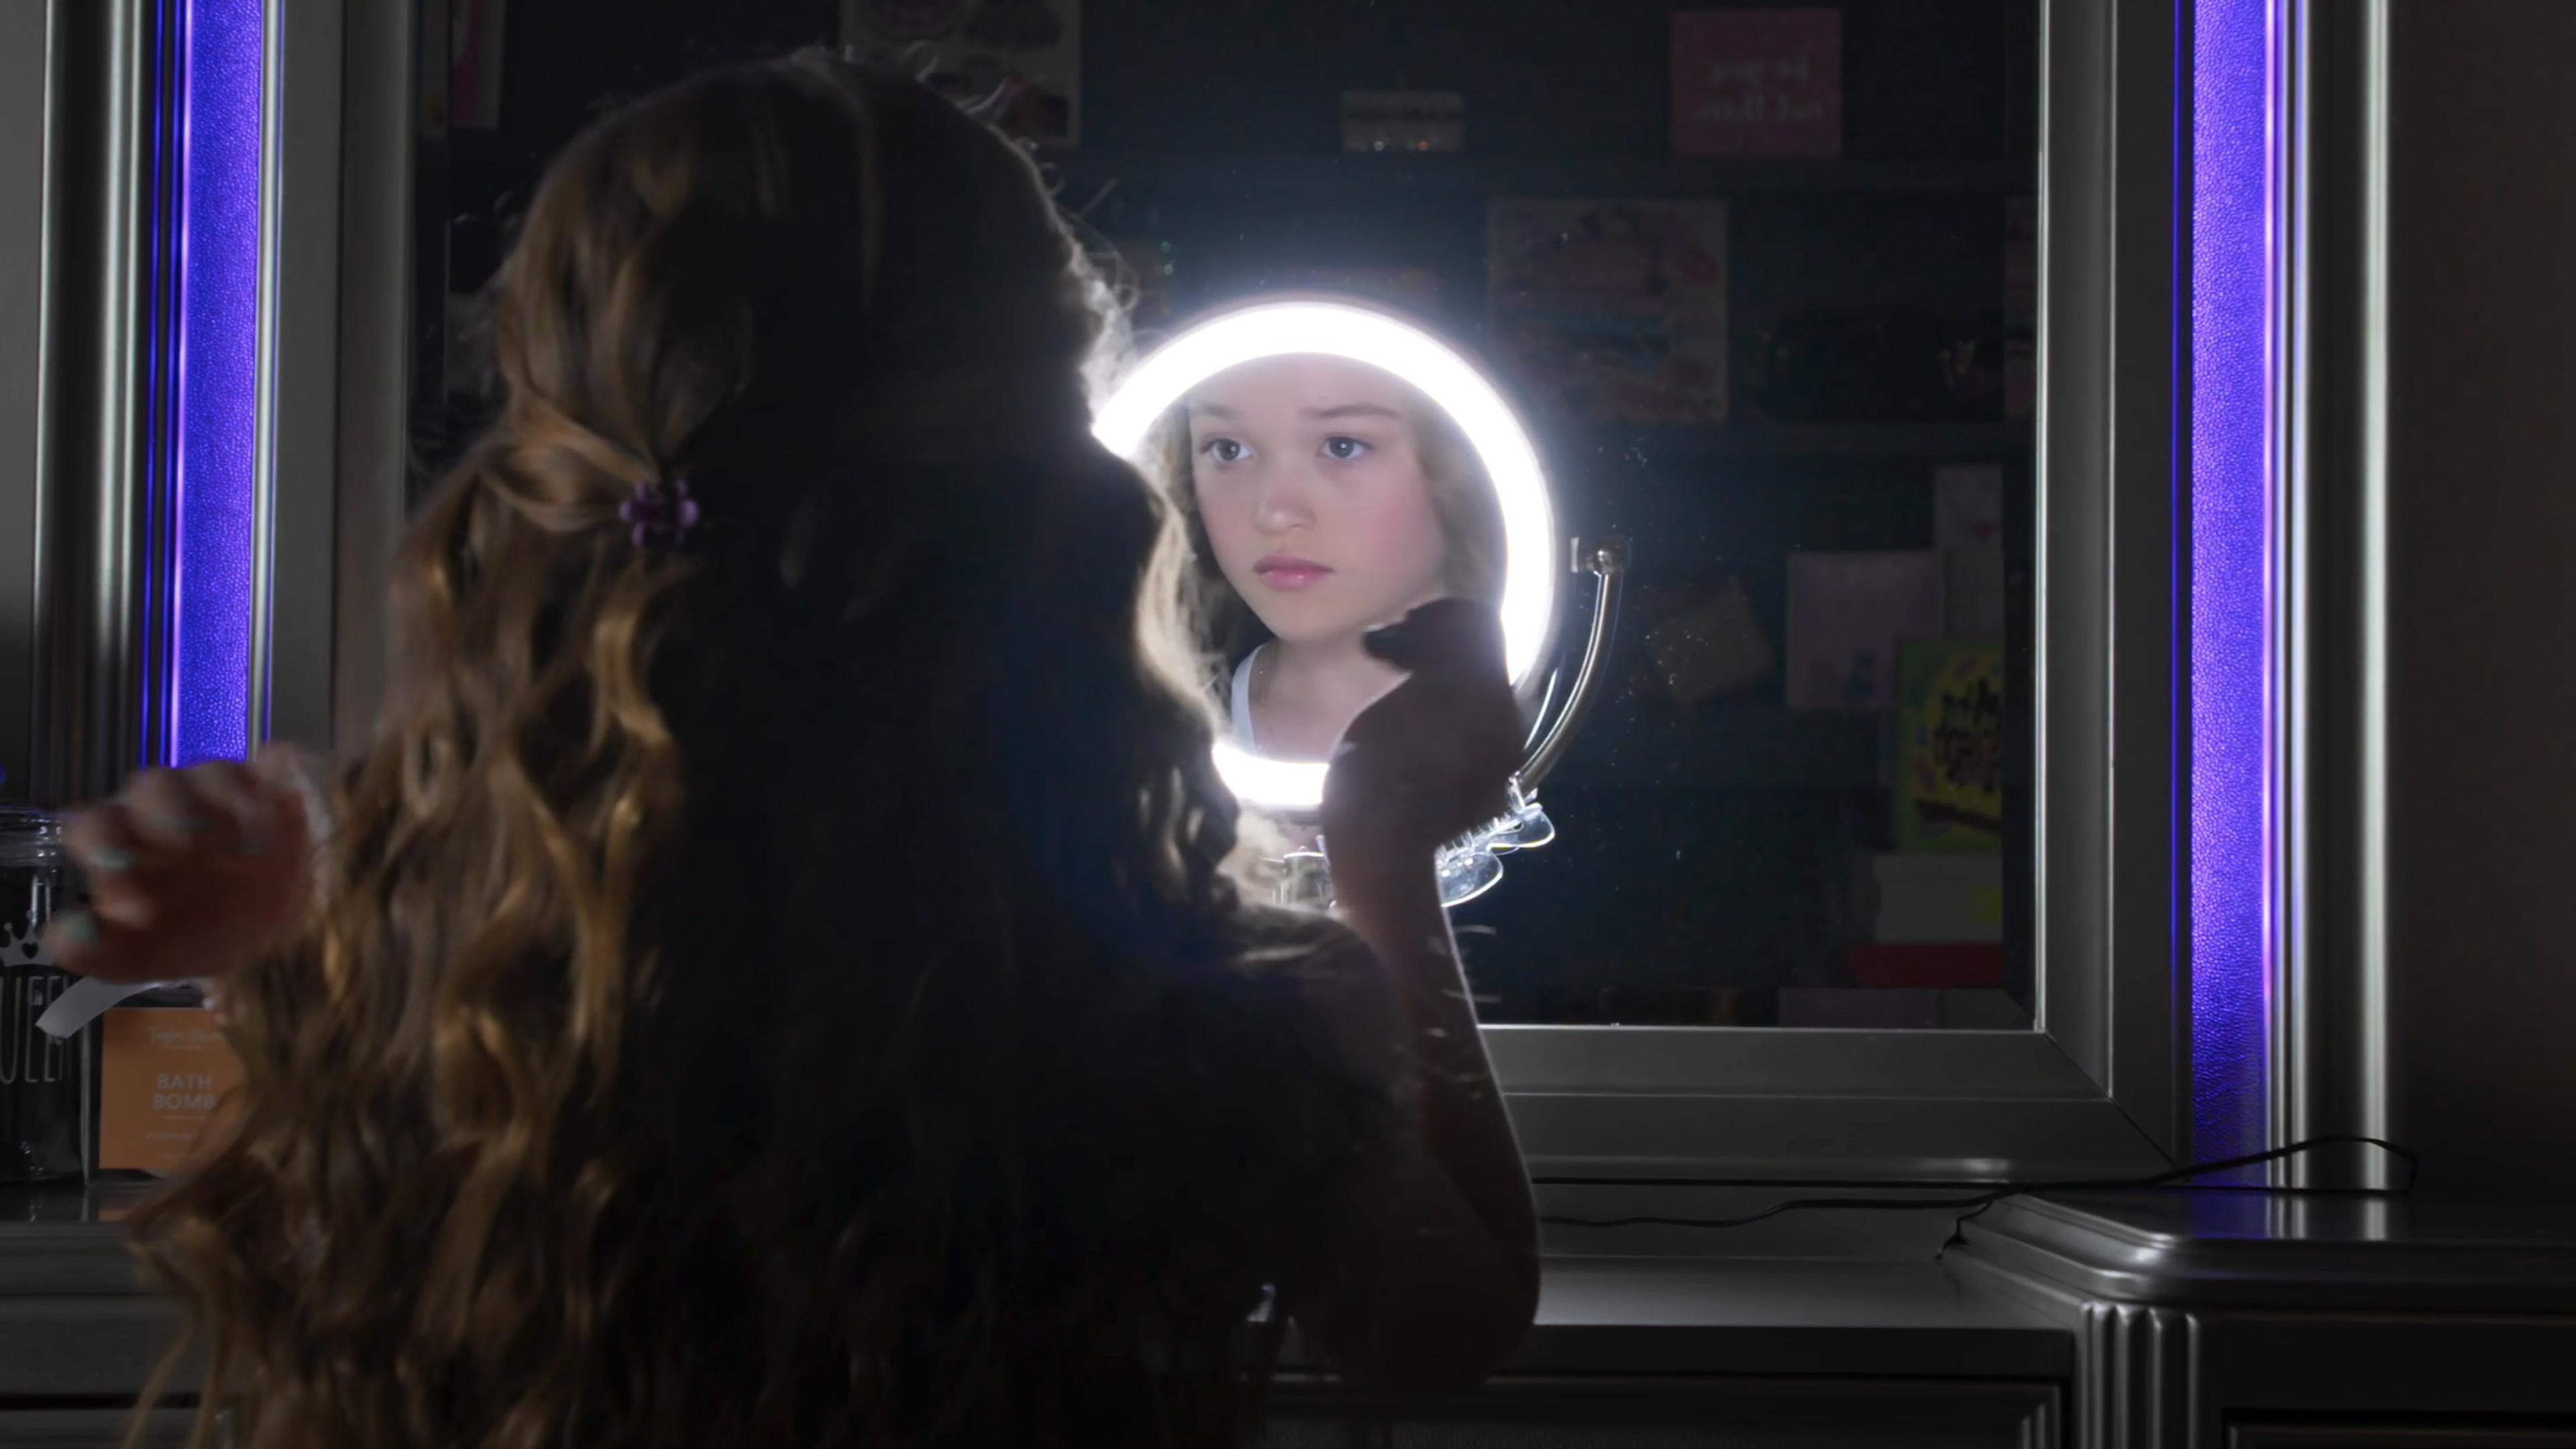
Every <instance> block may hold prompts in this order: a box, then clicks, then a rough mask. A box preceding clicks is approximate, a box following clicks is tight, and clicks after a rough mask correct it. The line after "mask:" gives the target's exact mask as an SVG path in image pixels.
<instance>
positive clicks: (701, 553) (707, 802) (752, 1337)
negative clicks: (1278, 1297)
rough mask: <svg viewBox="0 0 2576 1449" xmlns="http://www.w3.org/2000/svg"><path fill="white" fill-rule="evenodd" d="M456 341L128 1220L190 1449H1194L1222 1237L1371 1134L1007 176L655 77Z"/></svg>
mask: <svg viewBox="0 0 2576 1449" xmlns="http://www.w3.org/2000/svg"><path fill="white" fill-rule="evenodd" d="M496 288H497V290H496V297H495V300H496V307H497V311H496V320H495V333H494V343H495V348H496V351H497V363H498V368H499V372H500V376H501V379H502V384H503V386H502V399H501V411H500V414H499V417H498V420H497V422H496V423H495V424H494V425H493V426H492V427H491V429H490V430H489V431H488V433H487V434H486V435H485V436H484V437H482V438H481V439H480V441H479V442H478V443H477V444H476V445H475V446H474V447H473V448H472V449H471V451H470V452H469V454H468V455H467V456H466V457H465V458H464V460H463V461H462V462H461V463H460V464H459V465H458V466H457V467H456V468H455V470H454V471H453V472H452V473H451V474H450V475H449V476H448V477H447V478H446V479H445V481H444V482H443V483H442V484H441V485H440V487H439V488H438V489H437V491H436V492H435V494H434V496H433V497H432V499H431V500H430V501H429V503H428V504H427V505H426V507H425V509H424V510H423V512H422V513H421V515H420V516H419V517H418V519H417V520H416V521H415V524H414V526H413V528H412V530H411V532H410V535H409V537H408V539H407V541H406V543H405V545H404V547H403V549H402V551H401V554H400V557H399V559H398V562H397V564H396V567H395V571H394V576H393V580H392V582H393V588H394V590H395V594H396V603H397V610H398V616H399V618H400V619H401V621H402V624H403V631H404V633H403V645H404V656H403V657H404V670H405V673H404V678H403V682H402V685H401V687H400V689H399V690H398V691H397V693H396V696H395V697H394V699H393V700H392V701H391V702H390V704H389V705H388V708H387V709H386V711H385V713H384V715H383V717H382V719H381V721H380V723H379V727H378V732H377V734H376V737H375V738H374V739H373V740H372V742H371V743H370V744H369V746H368V748H367V749H366V751H365V753H364V756H363V758H362V759H361V760H360V761H359V762H358V763H357V764H356V765H355V767H354V768H353V769H352V770H351V772H350V773H349V775H348V776H347V778H346V780H345V782H344V784H343V786H342V788H341V792H340V798H339V799H338V800H337V801H336V802H335V804H336V809H337V819H336V823H335V826H334V829H333V831H332V833H331V837H330V839H329V840H328V841H327V842H326V844H325V846H324V852H323V853H324V857H325V858H324V862H323V865H324V874H325V880H326V886H325V889H324V891H323V893H322V903H321V906H320V909H319V910H318V911H317V920H316V922H315V924H314V926H313V928H312V929H311V931H310V932H309V934H308V937H307V939H305V940H304V941H302V942H301V943H300V944H299V945H298V946H297V947H296V948H295V949H293V950H290V951H288V952H286V953H283V954H282V955H281V956H280V957H279V958H278V959H276V960H274V961H271V962H268V963H265V964H264V965H262V966H261V967H259V968H258V969H257V970H255V971H254V972H253V973H251V974H250V975H248V976H246V977H245V978H244V979H243V980H242V981H241V982H240V983H239V984H238V985H237V986H235V987H232V988H230V989H228V991H227V997H226V1000H227V1006H228V1009H229V1011H230V1012H231V1017H232V1020H231V1025H230V1030H231V1031H232V1033H233V1037H234V1041H235V1045H236V1047H237V1048H238V1049H239V1051H240V1053H241V1056H242V1058H243V1064H244V1069H245V1073H246V1082H245V1085H244V1087H243V1088H242V1089H241V1091H240V1093H239V1095H238V1096H237V1097H236V1098H235V1099H233V1101H232V1102H231V1103H230V1110H229V1112H228V1118H227V1121H228V1126H227V1127H226V1128H225V1129H224V1132H223V1134H222V1136H221V1137H220V1139H219V1140H218V1141H216V1142H215V1143H214V1144H213V1145H212V1147H211V1150H210V1153H209V1155H208V1156H207V1157H206V1158H205V1159H204V1160H203V1162H202V1163H201V1165H200V1166H199V1167H198V1168H197V1169H196V1170H194V1171H193V1172H192V1173H191V1174H190V1175H188V1176H187V1177H185V1178H183V1179H182V1180H180V1181H178V1182H176V1183H174V1184H172V1185H171V1186H170V1187H169V1188H168V1189H167V1190H166V1191H165V1192H164V1193H163V1194H162V1195H161V1196H159V1197H158V1198H156V1199H155V1200H154V1201H153V1202H152V1203H151V1204H150V1205H149V1206H147V1207H146V1208H144V1209H143V1210H142V1211H141V1212H140V1213H139V1214H138V1216H137V1218H136V1219H135V1233H136V1237H137V1241H138V1244H139V1250H140V1252H141V1253H142V1256H143V1258H144V1260H145V1263H146V1265H147V1267H148V1269H149V1270H150V1271H151V1272H152V1273H153V1274H154V1275H155V1276H156V1277H157V1278H158V1280H159V1281H160V1282H161V1283H162V1284H164V1285H166V1286H167V1287H168V1288H169V1289H170V1290H172V1291H173V1292H174V1293H175V1294H176V1295H177V1296H178V1297H179V1298H180V1299H181V1300H182V1302H183V1304H184V1306H185V1307H186V1308H187V1309H188V1310H189V1313H190V1318H191V1321H192V1323H193V1325H194V1328H195V1340H194V1341H195V1345H196V1346H197V1347H199V1348H201V1349H202V1350H203V1352H204V1355H205V1357H204V1363H205V1365H206V1372H207V1375H208V1377H207V1384H208V1388H207V1391H206V1394H205V1397H204V1399H203V1401H202V1402H203V1408H202V1410H201V1412H200V1413H199V1415H198V1418H197V1423H196V1429H195V1434H194V1438H193V1440H192V1443H193V1444H194V1445H196V1446H198V1449H207V1446H210V1445H211V1444H213V1443H214V1442H216V1441H217V1438H218V1429H219V1426H220V1423H221V1417H222V1414H223V1412H224V1411H225V1410H227V1409H229V1410H231V1411H232V1413H233V1415H234V1418H235V1421H236V1422H235V1423H234V1424H233V1425H232V1427H231V1430H230V1432H229V1434H228V1436H227V1437H229V1439H230V1440H231V1442H233V1443H236V1444H238V1445H240V1446H241V1449H285V1446H294V1449H310V1446H314V1445H324V1444H327V1445H332V1446H335V1449H394V1446H412V1449H428V1446H440V1449H447V1446H455V1445H468V1444H470V1445H488V1446H506V1449H536V1446H553V1445H581V1446H592V1445H618V1446H631V1449H658V1446H674V1449H676V1446H681V1445H688V1446H692V1449H695V1446H701V1445H707V1444H725V1445H777V1446H782V1449H783V1446H794V1449H818V1446H843V1445H851V1446H855V1445H862V1444H864V1445H869V1446H911V1445H931V1444H941V1445H947V1444H986V1443H993V1444H1011V1445H1015V1446H1016V1445H1028V1446H1046V1445H1056V1444H1072V1443H1076V1442H1081V1443H1095V1442H1113V1441H1115V1442H1121V1443H1125V1444H1145V1445H1152V1444H1171V1445H1181V1444H1188V1445H1201V1444H1212V1443H1214V1444H1221V1443H1227V1442H1231V1440H1232V1438H1233V1436H1234V1435H1235V1433H1236V1431H1237V1430H1238V1428H1239V1427H1240V1426H1241V1425H1242V1424H1243V1422H1244V1421H1245V1415H1246V1410H1247V1403H1248V1396H1247V1395H1245V1394H1244V1393H1243V1392H1242V1388H1243V1385H1244V1382H1245V1378H1246V1375H1245V1369H1244V1364H1243V1362H1242V1358H1241V1355H1240V1354H1239V1351H1238V1344H1237V1339H1238V1335H1239V1333H1240V1330H1241V1328H1242V1325H1243V1323H1244V1318H1245V1315H1246V1313H1247V1312H1248V1310H1249V1309H1250V1308H1251V1307H1252V1306H1253V1304H1254V1302H1255V1301H1256V1300H1257V1299H1258V1297H1259V1293H1260V1290H1261V1288H1262V1286H1263V1285H1264V1284H1265V1283H1266V1282H1272V1281H1276V1274H1275V1269H1276V1268H1277V1266H1278V1265H1277V1263H1276V1262H1275V1257H1276V1252H1275V1245H1276V1244H1278V1243H1279V1242H1281V1241H1283V1240H1285V1238H1286V1236H1287V1234H1288V1233H1289V1232H1290V1231H1291V1226H1290V1225H1289V1224H1288V1223H1287V1222H1286V1221H1284V1218H1285V1215H1286V1214H1287V1213H1288V1211H1289V1210H1290V1209H1291V1208H1292V1206H1293V1205H1295V1204H1298V1203H1301V1202H1307V1201H1311V1200H1312V1198H1313V1193H1314V1190H1315V1189H1316V1185H1317V1184H1319V1183H1324V1182H1326V1181H1327V1180H1329V1179H1330V1178H1331V1177H1332V1175H1333V1174H1334V1173H1335V1172H1336V1170H1337V1168H1336V1164H1337V1163H1340V1162H1343V1161H1346V1160H1348V1158H1349V1155H1350V1153H1351V1152H1352V1150H1353V1148H1352V1144H1353V1143H1354V1142H1355V1141H1357V1140H1359V1137H1360V1134H1363V1133H1365V1132H1368V1131H1370V1130H1372V1126H1371V1114H1373V1113H1379V1112H1383V1111H1386V1110H1389V1107H1388V1104H1387V1102H1386V1101H1385V1100H1384V1098H1383V1096H1382V1094H1381V1093H1380V1092H1379V1089H1377V1088H1373V1087H1371V1086H1370V1085H1368V1083H1367V1082H1366V1081H1364V1080H1362V1079H1361V1078H1360V1077H1358V1076H1353V1077H1352V1078H1351V1079H1350V1080H1347V1081H1344V1080H1339V1079H1336V1078H1335V1077H1334V1076H1333V1074H1332V1073H1330V1072H1326V1071H1319V1070H1318V1069H1317V1064H1316V1063H1315V1062H1313V1061H1311V1060H1307V1059H1306V1058H1305V1057H1304V1056H1303V1055H1301V1050H1300V1047H1299V1044H1298V1043H1297V1042H1295V1041H1292V1040H1290V1039H1289V1033H1288V1031H1287V1029H1286V1028H1285V1027H1284V1026H1282V1025H1281V1023H1282V1022H1285V1021H1288V1020H1291V1019H1292V1018H1293V1017H1294V1014H1295V1012H1294V1004H1295V1003H1294V998H1295V997H1296V995H1297V993H1298V991H1299V982H1298V977H1299V970H1298V967H1297V963H1299V962H1301V961H1304V960H1306V959H1308V956H1309V953H1310V952H1311V951H1312V950H1313V949H1314V946H1315V944H1316V942H1317V941H1318V940H1320V939H1323V937H1322V935H1321V933H1322V932H1323V931H1324V930H1325V929H1326V928H1324V927H1323V926H1322V925H1321V924H1320V923H1318V922H1316V921H1314V920H1311V919H1309V918H1303V917H1294V916H1288V915H1284V914H1279V913H1273V912H1268V911H1265V910H1259V909H1256V908H1253V907H1251V906H1248V905H1246V904H1245V902H1244V900H1243V898H1242V895H1241V892H1240V891H1239V890H1238V887H1237V884H1236V877H1235V875H1234V870H1235V868H1236V866H1237V865H1238V864H1239V860H1238V857H1239V855H1240V854H1241V852H1240V851H1239V849H1238V846H1237V842H1236V813H1235V806H1234V802H1233V800H1232V798H1231V797H1230V796H1228V795H1227V794H1226V792H1225V790H1224V789H1223V787H1222V785H1221V784H1220V783H1219V781H1218V780H1217V779H1216V777H1215V775H1214V772H1213V770H1212V768H1211V766H1210V763H1209V753H1208V751H1209V741H1210V737H1211V729H1212V716H1211V713H1210V710H1209V707H1208V705H1207V703H1206V701H1205V700H1204V699H1203V698H1202V696H1201V695H1200V693H1199V691H1198V689H1197V687H1196V679H1197V674H1198V670H1199V661H1198V660H1197V658H1196V657H1195V655H1194V653H1193V651H1192V646H1191V644H1190V642H1189V638H1190V629H1189V625H1188V622H1187V620H1186V619H1185V618H1184V617H1183V615H1182V612H1181V610H1180V606H1179V605H1178V604H1177V603H1176V602H1175V601H1176V600H1178V599H1179V597H1180V595H1181V594H1182V592H1183V585H1184V582H1185V579H1186V577H1187V574H1188V572H1189V570H1190V567H1191V564H1190V559H1189V550H1188V546H1187V543H1186V540H1185V537H1184V534H1183V531H1182V528H1181V526H1180V523H1179V520H1178V514H1177V511H1176V509H1175V508H1174V507H1173V505H1172V503H1171V502H1170V501H1169V500H1168V499H1167V498H1166V497H1165V496H1164V495H1163V493H1162V491H1161V490H1160V489H1159V488H1158V487H1157V486H1155V485H1154V484H1153V483H1151V482H1149V481H1148V480H1146V479H1144V478H1142V477H1140V475H1139V474H1138V473H1137V472H1136V471H1135V470H1134V469H1132V468H1130V467H1128V466H1126V465H1125V464H1123V463H1120V462H1118V461H1117V460H1115V459H1112V458H1110V457H1109V456H1107V455H1106V454H1104V453H1102V452H1101V451H1100V450H1099V449H1098V448H1097V447H1096V446H1095V445H1094V444H1093V443H1092V441H1091V439H1090V436H1089V423H1088V419H1089V407H1088V398H1087V396H1086V369H1087V368H1090V367H1092V366H1094V365H1095V364H1096V362H1097V360H1098V359H1099V358H1100V357H1102V356H1103V355H1104V353H1105V352H1106V351H1110V350H1114V344H1115V343H1116V342H1117V340H1118V339H1117V338H1116V337H1115V336H1114V335H1112V334H1114V331H1115V328H1116V323H1115V320H1114V309H1110V308H1108V307H1106V306H1105V304H1104V295H1105V294H1104V291H1103V288H1102V286H1101V283H1100V281H1099V279H1098V277H1097V275H1096V274H1095V273H1094V272H1093V271H1092V270H1091V269H1090V267H1089V266H1088V265H1087V264H1086V263H1085V262H1084V260H1083V258H1082V257H1081V254H1080V252H1079V249H1078V248H1076V247H1075V246H1074V245H1073V244H1072V242H1071V240H1070V238H1069V235H1068V233H1067V231H1066V230H1065V227H1064V225H1063V224H1062V222H1061V221H1060V220H1059V219H1058V218H1057V216H1056V214H1055V212H1054V210H1053V208H1052V206H1051V204H1050V203H1049V201H1048V200H1047V197H1046V195H1045V192H1044V190H1043V188H1042V187H1041V185H1040V184H1039V181H1038V179H1037V173H1036V171H1035V168H1034V167H1033V166H1032V164H1031V163H1030V161H1029V160H1028V158H1027V157H1026V156H1025V155H1024V154H1023V153H1021V152H1020V151H1018V150H1017V149H1016V148H1014V147H1013V146H1011V145H1010V144H1009V143H1007V142H1006V141H1004V140H1003V139H1001V138H1000V137H999V136H998V135H997V134H995V133H994V132H992V131H991V130H989V129H988V128H986V127H984V126H983V125H982V124H981V123H979V122H977V121H975V120H973V119H971V118H969V117H967V116H966V115H965V114H963V113H962V112H960V111H958V110H957V109H955V108H954V107H953V106H951V105H949V104H947V103H946V102H944V101H942V100H941V99H939V98H938V97H936V96H934V95H932V94H931V93H929V92H928V91H926V90H923V89H922V88H920V87H918V86H916V85H914V84H912V83H910V82H908V81H903V80H899V79H890V78H887V77H883V76H879V75H873V74H867V73H862V72H859V71H856V70H853V69H851V68H849V67H846V66H844V65H842V64H841V63H840V62H838V61H836V60H833V59H830V58H827V57H822V56H813V55H808V56H800V57H797V58H795V59H792V60H785V61H778V62H773V63H766V64H761V65H756V66H750V67H743V68H736V69H730V70H725V71H720V72H714V73H710V74H708V75H705V76H701V77H698V78H695V79H692V80H690V81H688V82H685V83H683V84H681V85H678V86H676V87H674V88H672V89H669V90H667V91H664V92H662V93H659V94H657V95H654V96H652V97H650V98H647V99H645V100H643V101H641V102H639V103H637V104H635V105H633V106H632V107H630V108H629V109H627V110H625V111H623V112H621V113H619V114H617V115H615V116H612V117H610V118H608V119H606V120H604V121H602V122H601V123H600V124H598V125H597V126H596V127H595V128H594V129H593V130H592V131H590V132H589V133H588V134H587V135H585V136H583V137H582V138H581V139H580V140H578V141H577V142H575V143H574V144H573V145H572V146H571V147H570V148H569V149H568V150H567V151H566V152H565V154H564V155H563V156H562V157H561V158H560V159H559V160H557V161H556V163H555V164H554V166H553V168H552V169H551V171H550V172H549V173H548V177H547V179H546V181H545V182H544V184H543V186H542V188H541V190H540V192H539V194H538V196H537V197H536V199H535V201H534V203H533V205H532V208H531V211H530V215H529V217H528V219H527V223H526V226H525V228H524V232H523V235H522V237H521V239H520V241H519V244H518V246H517V248H516V250H515V252H514V253H513V255H512V256H511V258H510V260H509V261H508V263H507V264H506V266H505V268H504V270H503V272H502V274H501V276H500V278H499V280H498V281H497V283H496ZM681 478H685V479H686V480H687V481H688V483H689V484H690V487H691V489H692V492H693V495H694V497H695V498H696V499H698V500H699V501H700V502H701V503H702V504H703V506H704V510H705V515H704V521H703V523H702V524H701V525H700V526H699V527H698V528H697V530H695V532H694V533H693V535H692V536H691V538H690V539H689V541H688V546H687V547H685V548H683V549H678V550H662V549H656V548H650V547H638V546H637V545H636V544H635V543H634V542H633V541H632V540H630V538H629V537H628V530H627V528H626V527H625V525H624V524H622V523H621V522H620V521H619V518H618V510H619V505H620V504H621V502H623V501H624V500H626V499H627V498H628V497H629V495H630V493H631V491H632V489H633V488H634V485H635V483H636V482H637V480H639V479H642V480H655V479H659V480H666V481H668V480H678V479H681ZM176 1362H177V1355H176V1354H174V1355H173V1359H172V1363H173V1364H175V1363H176ZM168 1372H170V1370H169V1369H168V1368H167V1367H165V1370H164V1374H165V1376H166V1375H167V1373H168ZM156 1392H157V1388H156ZM1104 1436H1106V1437H1104Z"/></svg>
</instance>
